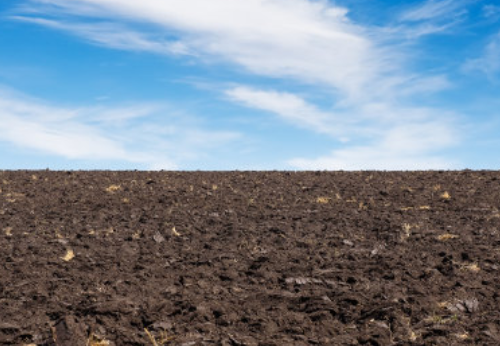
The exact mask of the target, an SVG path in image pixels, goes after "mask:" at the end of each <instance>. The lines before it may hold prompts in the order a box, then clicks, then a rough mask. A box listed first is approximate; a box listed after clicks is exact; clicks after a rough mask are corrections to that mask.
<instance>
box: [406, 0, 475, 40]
mask: <svg viewBox="0 0 500 346" xmlns="http://www.w3.org/2000/svg"><path fill="white" fill-rule="evenodd" d="M470 3H471V0H427V1H425V2H422V3H420V4H419V5H416V6H413V7H410V8H408V9H406V10H405V11H403V12H402V13H401V14H400V15H399V18H398V19H399V22H401V23H402V25H401V26H397V27H396V29H397V30H398V31H400V32H401V33H403V34H404V35H405V36H406V37H408V38H413V39H415V38H419V37H422V36H426V35H432V34H439V33H444V32H449V31H450V29H451V28H455V27H456V26H457V25H458V24H460V23H462V22H463V21H464V20H465V18H466V16H467V15H468V9H467V6H468V5H469V4H470Z"/></svg>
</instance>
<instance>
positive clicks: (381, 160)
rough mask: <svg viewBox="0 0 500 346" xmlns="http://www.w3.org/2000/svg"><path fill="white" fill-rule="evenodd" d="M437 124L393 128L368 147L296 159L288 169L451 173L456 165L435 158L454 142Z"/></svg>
mask: <svg viewBox="0 0 500 346" xmlns="http://www.w3.org/2000/svg"><path fill="white" fill-rule="evenodd" d="M457 140H458V138H456V137H454V134H453V130H451V129H450V128H449V127H448V126H447V124H445V123H444V122H441V121H437V122H427V123H413V124H412V123H409V124H406V125H404V126H394V127H392V128H390V129H388V130H387V131H386V132H385V133H383V134H382V136H381V138H379V139H378V140H376V141H373V142H372V143H370V145H363V146H350V147H347V148H342V149H337V150H334V151H332V153H331V154H330V155H327V156H322V157H318V158H315V159H304V158H296V159H292V160H290V161H289V164H290V165H291V166H292V167H295V168H298V169H306V170H318V169H332V170H339V169H343V170H371V169H373V170H379V169H383V170H424V169H451V168H457V165H458V164H459V163H458V162H456V161H453V160H450V159H449V158H447V157H445V156H439V155H436V154H435V152H436V150H437V151H439V150H443V149H445V148H447V147H450V146H451V145H453V144H455V143H456V142H457Z"/></svg>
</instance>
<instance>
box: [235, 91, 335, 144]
mask: <svg viewBox="0 0 500 346" xmlns="http://www.w3.org/2000/svg"><path fill="white" fill-rule="evenodd" d="M226 95H227V96H229V97H230V99H231V100H233V101H235V102H238V103H241V104H243V105H244V106H246V107H250V108H254V109H260V110H263V111H267V112H272V113H274V114H277V115H278V116H280V117H281V118H282V119H284V120H286V121H288V122H290V123H292V124H295V125H297V126H299V127H302V128H308V129H311V130H313V131H316V132H319V133H326V134H331V135H334V136H340V135H342V133H343V132H344V131H343V130H344V128H343V126H340V125H339V124H338V123H339V122H340V121H342V119H335V116H334V115H333V114H330V113H327V112H323V111H321V110H319V109H317V108H316V107H315V106H314V105H312V104H310V103H307V102H306V101H305V100H304V99H302V98H300V97H298V96H297V95H294V94H290V93H286V92H277V91H272V90H257V89H253V88H249V87H244V86H239V87H236V88H233V89H229V90H226Z"/></svg>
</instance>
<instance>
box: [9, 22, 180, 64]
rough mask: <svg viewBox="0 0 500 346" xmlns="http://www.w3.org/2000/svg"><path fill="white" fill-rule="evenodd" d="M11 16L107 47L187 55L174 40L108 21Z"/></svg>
mask: <svg viewBox="0 0 500 346" xmlns="http://www.w3.org/2000/svg"><path fill="white" fill-rule="evenodd" d="M11 19H15V20H19V21H23V22H27V23H33V24H38V25H43V26H46V27H49V28H53V29H58V30H64V31H67V32H70V33H72V34H75V35H77V36H79V37H82V38H84V39H86V40H89V41H90V42H92V43H94V44H97V45H100V46H104V47H107V48H113V49H121V50H131V51H145V52H151V53H157V54H173V55H188V54H190V52H189V50H188V48H187V47H186V46H185V45H184V44H183V43H182V42H177V41H167V40H164V39H163V38H162V37H158V36H157V35H156V37H155V35H151V37H149V36H148V35H147V34H143V33H140V32H137V31H133V30H130V29H128V28H127V27H125V26H123V25H120V24H117V23H111V22H100V23H93V24H83V23H73V22H65V21H57V20H51V19H44V18H36V17H35V18H34V17H25V16H11Z"/></svg>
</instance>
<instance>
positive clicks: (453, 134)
mask: <svg viewBox="0 0 500 346" xmlns="http://www.w3.org/2000/svg"><path fill="white" fill-rule="evenodd" d="M226 94H227V95H228V96H229V97H231V98H232V99H233V100H234V101H235V102H239V103H241V104H242V105H244V106H247V107H250V108H254V109H259V110H264V111H267V112H271V113H273V114H275V115H277V116H279V117H280V118H282V119H284V120H286V121H288V122H290V123H292V124H295V125H297V126H299V127H302V128H308V129H311V130H313V131H315V132H317V133H322V134H326V135H329V136H332V137H334V138H335V139H336V140H337V141H338V142H340V143H342V149H338V150H335V151H333V152H332V154H331V155H329V156H325V157H319V158H315V159H304V158H295V159H292V160H290V161H289V162H288V164H289V165H290V166H291V167H293V168H298V169H438V168H441V169H444V168H451V167H452V166H453V165H455V164H457V163H456V162H452V161H451V160H449V159H446V158H445V157H440V156H437V155H435V154H434V153H436V152H440V151H442V150H444V149H447V148H449V147H451V146H453V145H455V144H457V143H459V138H460V135H459V133H458V131H457V130H456V124H455V119H456V116H455V115H454V114H451V113H450V112H446V111H444V110H438V109H432V108H421V107H420V108H419V107H401V106H399V105H396V104H388V103H371V104H361V105H359V106H358V107H349V108H347V109H338V110H332V111H331V112H326V111H323V110H320V109H318V108H317V107H315V106H314V105H312V104H310V103H308V102H307V101H306V100H304V99H303V98H301V97H299V96H297V95H294V94H290V93H280V92H276V91H272V90H257V89H252V88H249V87H242V86H240V87H236V88H233V89H230V90H227V91H226ZM351 139H355V140H354V141H352V142H351V141H350V140H351ZM359 142H364V143H369V144H368V145H364V146H360V145H358V144H355V143H359Z"/></svg>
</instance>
